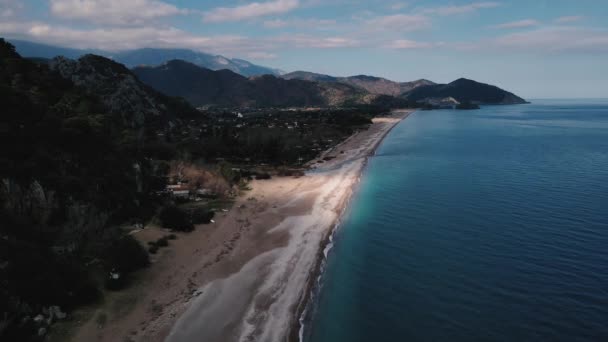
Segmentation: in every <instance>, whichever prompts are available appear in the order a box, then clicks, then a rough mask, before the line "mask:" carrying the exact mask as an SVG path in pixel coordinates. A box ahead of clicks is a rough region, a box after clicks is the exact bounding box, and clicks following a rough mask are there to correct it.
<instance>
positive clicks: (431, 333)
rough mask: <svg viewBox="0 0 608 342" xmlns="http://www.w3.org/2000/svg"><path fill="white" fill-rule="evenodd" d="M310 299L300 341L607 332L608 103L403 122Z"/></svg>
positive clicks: (546, 104)
mask: <svg viewBox="0 0 608 342" xmlns="http://www.w3.org/2000/svg"><path fill="white" fill-rule="evenodd" d="M314 304H315V310H314V313H313V314H312V319H311V322H309V323H308V326H307V328H306V331H305V333H306V341H308V342H342V341H344V342H346V341H349V342H352V341H608V101H600V100H595V101H592V100H590V101H577V102H574V101H537V103H535V104H531V105H520V106H501V107H485V108H483V109H482V110H479V111H431V112H417V113H415V114H413V115H412V116H410V117H409V118H408V119H407V120H405V121H403V122H401V123H400V124H399V125H398V126H397V127H396V128H395V129H394V130H393V131H392V132H391V134H390V135H389V136H388V137H387V138H386V139H385V141H384V143H383V144H382V146H381V147H380V148H379V150H378V153H377V155H376V156H375V157H374V158H371V159H370V162H369V165H368V168H367V170H366V172H365V174H364V177H363V178H362V182H361V187H360V189H359V191H358V193H357V195H356V196H355V198H354V200H353V203H352V205H351V207H350V209H349V212H348V213H347V215H346V217H345V222H344V224H343V225H342V227H341V228H340V230H339V231H338V233H337V235H336V238H335V244H334V248H333V249H332V251H331V253H330V255H329V257H328V261H327V267H326V272H325V274H324V276H323V285H322V288H321V291H320V294H318V296H317V297H316V299H315V303H314Z"/></svg>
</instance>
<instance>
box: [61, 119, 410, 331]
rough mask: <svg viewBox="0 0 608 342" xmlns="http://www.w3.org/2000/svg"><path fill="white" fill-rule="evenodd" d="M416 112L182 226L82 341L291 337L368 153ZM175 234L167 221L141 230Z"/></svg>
mask: <svg viewBox="0 0 608 342" xmlns="http://www.w3.org/2000/svg"><path fill="white" fill-rule="evenodd" d="M411 112H413V111H412V110H401V111H395V112H393V113H391V115H390V116H386V117H379V118H376V119H374V123H373V124H372V125H371V126H370V128H369V129H368V130H366V131H362V132H358V133H355V134H354V135H352V136H351V137H349V138H348V139H347V140H345V141H344V142H342V143H341V144H339V145H338V146H336V147H335V148H333V149H332V150H330V151H326V152H324V153H323V154H322V155H321V156H320V158H321V159H322V158H324V157H335V158H333V159H331V160H329V161H325V162H323V163H317V161H318V160H319V159H316V160H314V161H311V162H310V163H309V166H311V167H312V170H311V171H310V172H307V173H306V175H305V176H303V177H299V178H294V177H275V178H273V179H270V180H256V181H252V182H251V188H252V190H250V191H246V192H244V194H243V195H242V196H240V197H238V198H237V199H236V202H235V203H234V205H233V206H232V207H230V208H226V209H229V210H228V211H227V212H218V215H217V216H216V223H215V224H211V225H204V226H198V227H197V229H196V230H195V231H194V232H192V233H187V234H178V239H177V240H175V241H172V242H171V246H170V247H169V248H164V249H162V250H161V251H160V252H159V253H158V254H157V255H154V256H153V257H152V258H153V259H152V261H153V265H152V267H151V268H150V269H147V270H144V271H143V272H141V274H139V275H138V278H139V279H137V284H136V285H135V286H132V287H130V288H128V289H127V290H125V291H121V292H119V293H115V294H112V295H110V296H109V297H108V298H107V299H106V303H105V305H103V307H102V308H97V309H95V310H94V312H91V313H90V314H89V315H88V316H87V317H88V321H86V322H85V323H82V324H81V327H80V329H78V331H77V332H76V334H75V335H74V336H73V341H146V342H153V341H168V342H190V341H222V342H224V341H226V342H229V341H286V340H289V339H290V338H292V337H293V336H294V329H296V330H297V329H298V313H299V311H300V309H301V303H302V301H303V298H304V297H305V296H306V293H307V289H308V287H309V285H310V282H311V279H312V278H313V276H314V272H313V271H314V270H315V268H316V265H317V263H318V260H319V257H320V256H321V254H322V247H323V244H324V242H325V240H326V239H327V238H328V236H329V234H330V233H331V230H332V228H333V227H334V225H335V223H336V221H337V220H338V219H339V216H340V214H341V212H342V211H343V208H344V206H345V205H346V203H347V202H348V200H349V198H350V196H351V194H352V192H353V189H354V188H355V186H356V184H357V183H358V179H359V176H360V174H361V171H362V170H363V167H364V165H365V162H366V159H367V157H368V156H369V155H370V154H372V153H373V152H374V150H375V148H376V147H377V145H378V144H379V143H380V142H381V141H382V138H384V136H385V135H386V134H387V133H388V132H389V131H390V129H391V128H392V127H394V126H395V125H396V124H397V123H398V122H399V121H401V120H402V119H404V118H406V117H407V116H408V115H409V114H411ZM163 234H166V232H165V231H163V230H162V229H160V228H158V227H150V228H146V229H144V230H142V231H140V232H138V233H136V234H135V236H136V237H137V238H138V239H140V240H141V241H143V242H147V241H151V240H153V239H156V238H158V237H159V236H162V235H163Z"/></svg>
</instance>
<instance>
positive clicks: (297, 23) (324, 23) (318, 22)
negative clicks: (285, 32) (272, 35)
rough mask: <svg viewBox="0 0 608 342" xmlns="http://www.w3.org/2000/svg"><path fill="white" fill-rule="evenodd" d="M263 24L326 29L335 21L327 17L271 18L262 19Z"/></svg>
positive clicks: (275, 26)
mask: <svg viewBox="0 0 608 342" xmlns="http://www.w3.org/2000/svg"><path fill="white" fill-rule="evenodd" d="M263 25H264V27H266V28H270V29H278V28H285V27H294V28H299V29H316V30H327V29H330V28H332V27H335V26H336V25H337V22H336V21H335V20H327V19H289V20H283V19H273V20H266V21H264V22H263Z"/></svg>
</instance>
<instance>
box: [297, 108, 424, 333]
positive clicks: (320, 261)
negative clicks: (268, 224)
mask: <svg viewBox="0 0 608 342" xmlns="http://www.w3.org/2000/svg"><path fill="white" fill-rule="evenodd" d="M416 111H417V110H406V112H407V113H405V114H404V115H402V116H401V118H400V119H399V120H398V121H397V122H396V123H394V124H393V125H391V126H390V128H388V129H387V130H386V131H385V133H384V134H383V135H382V136H381V137H380V138H379V139H378V140H377V141H376V143H375V144H374V146H373V147H372V148H371V150H370V151H369V152H368V154H367V155H366V156H365V157H363V158H364V160H363V164H362V165H361V168H360V170H359V171H358V175H357V181H356V182H355V183H354V184H352V186H351V191H350V194H349V195H348V197H347V198H346V200H345V203H344V206H343V207H342V208H341V211H340V214H339V215H338V217H337V218H336V221H335V222H334V223H333V224H332V227H331V228H330V229H329V230H328V232H327V236H326V237H325V238H324V239H323V241H322V242H321V246H320V248H319V254H318V256H317V262H316V265H315V267H314V269H312V270H311V272H310V278H309V281H308V282H309V283H308V284H307V285H306V290H305V292H304V293H302V296H301V298H300V300H299V301H298V310H297V311H296V315H295V316H294V322H293V326H292V328H291V330H290V333H289V336H288V341H290V342H303V338H304V337H305V335H304V334H305V330H304V329H305V324H304V323H305V321H304V320H305V319H306V314H307V311H308V310H309V309H310V308H311V305H313V304H314V303H313V301H314V296H315V294H316V293H315V292H314V291H315V290H318V287H319V286H321V283H320V280H321V277H322V276H323V271H324V269H323V266H324V265H325V262H326V261H327V258H328V256H329V252H330V251H331V248H330V249H329V250H327V254H325V253H326V249H327V246H328V245H329V244H331V243H333V240H332V237H333V236H334V235H335V234H336V232H337V231H338V230H339V229H340V225H341V224H342V219H343V218H344V215H345V214H346V211H347V209H348V206H349V205H350V203H351V200H352V198H353V195H354V194H355V192H356V191H357V190H358V188H359V184H360V182H361V177H362V176H363V174H364V172H365V168H366V167H367V164H368V161H369V158H370V157H373V156H374V155H375V154H376V151H377V150H378V147H380V145H381V144H382V142H383V141H384V139H385V138H386V137H387V136H388V134H389V133H390V132H391V131H392V130H393V128H395V127H396V126H397V125H398V124H399V123H400V122H401V121H403V120H405V119H407V118H408V117H409V116H410V115H411V114H413V113H414V112H416ZM349 139H350V137H349Z"/></svg>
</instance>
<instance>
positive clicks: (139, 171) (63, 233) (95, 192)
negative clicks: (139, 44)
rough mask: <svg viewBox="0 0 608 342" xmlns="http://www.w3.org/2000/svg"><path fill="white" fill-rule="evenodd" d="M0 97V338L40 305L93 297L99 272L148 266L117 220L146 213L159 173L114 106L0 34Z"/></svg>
mask: <svg viewBox="0 0 608 342" xmlns="http://www.w3.org/2000/svg"><path fill="white" fill-rule="evenodd" d="M0 102H2V104H3V111H2V114H1V116H0V180H1V182H0V222H2V225H1V226H0V337H2V338H1V339H2V340H13V341H22V340H28V339H30V338H31V337H32V336H34V337H35V336H36V335H37V333H36V332H37V330H33V331H32V324H33V323H32V319H33V317H34V316H36V315H37V314H39V313H40V312H41V311H42V308H46V307H49V306H52V305H59V306H61V308H62V309H63V310H69V309H71V308H74V307H76V306H78V305H81V304H83V303H87V302H90V301H93V300H96V299H97V298H98V296H99V294H100V290H101V289H102V288H103V284H104V283H105V274H108V273H109V272H111V271H112V272H117V273H119V274H120V277H121V278H122V279H126V277H127V275H128V274H129V273H130V272H133V271H134V270H136V269H138V268H141V267H144V266H146V265H147V264H148V256H147V253H146V252H145V250H144V249H143V248H142V246H140V245H139V243H138V242H137V241H135V240H134V239H133V238H132V237H130V236H128V235H125V234H124V233H123V231H122V230H121V229H120V228H118V227H117V226H116V224H117V223H121V222H124V220H126V219H127V218H139V219H145V218H146V217H149V216H150V215H152V214H153V213H154V210H155V207H156V203H155V199H154V198H153V197H151V196H150V195H149V194H151V193H154V192H155V191H156V190H158V189H159V186H162V187H164V182H162V181H158V178H162V177H163V176H164V175H163V174H162V172H161V173H158V172H157V170H156V169H157V168H156V166H155V164H154V163H153V161H152V160H151V159H150V158H147V156H146V155H145V151H146V149H145V148H144V146H145V145H146V144H145V139H144V138H141V137H139V136H138V132H137V131H135V130H133V129H131V127H128V126H125V125H124V124H123V122H122V120H120V114H119V113H117V112H112V111H110V110H109V109H108V108H107V106H105V104H104V103H103V101H101V100H100V99H99V98H98V97H96V96H94V95H92V94H90V93H88V92H86V91H85V89H83V88H80V87H77V86H75V85H74V84H73V83H72V82H70V81H67V80H66V79H64V78H62V77H61V76H60V75H59V74H57V73H55V72H53V71H51V70H50V69H49V68H48V67H47V66H46V65H42V64H36V63H34V62H32V61H29V60H25V59H23V58H21V57H20V56H19V55H18V54H16V53H15V51H14V48H13V47H12V46H11V45H10V44H8V43H6V42H4V40H0ZM100 275H101V279H100ZM34 327H36V328H37V327H38V326H37V325H35V326H34ZM32 332H33V335H30V334H31V333H32Z"/></svg>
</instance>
